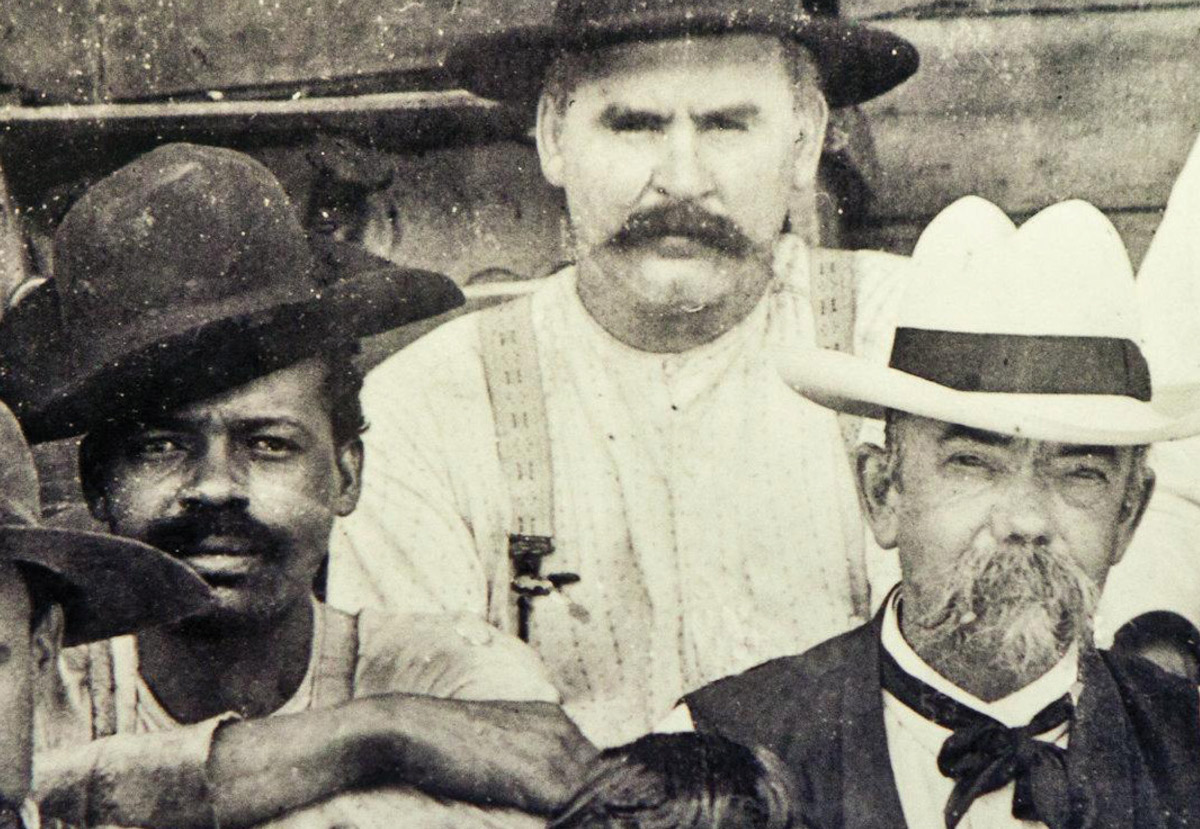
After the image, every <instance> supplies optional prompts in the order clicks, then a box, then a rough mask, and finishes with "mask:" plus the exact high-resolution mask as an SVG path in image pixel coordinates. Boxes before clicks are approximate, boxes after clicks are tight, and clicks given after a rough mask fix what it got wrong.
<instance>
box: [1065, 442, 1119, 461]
mask: <svg viewBox="0 0 1200 829" xmlns="http://www.w3.org/2000/svg"><path fill="white" fill-rule="evenodd" d="M1058 456H1059V457H1060V458H1103V459H1104V460H1107V461H1111V462H1113V463H1116V462H1117V447H1115V446H1087V445H1084V444H1079V443H1064V444H1063V445H1062V448H1061V449H1059V450H1058Z"/></svg>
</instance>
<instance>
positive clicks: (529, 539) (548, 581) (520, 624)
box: [508, 533, 579, 642]
mask: <svg viewBox="0 0 1200 829" xmlns="http://www.w3.org/2000/svg"><path fill="white" fill-rule="evenodd" d="M553 552H554V539H553V538H551V537H549V536H545V535H518V534H516V533H513V534H511V535H509V537H508V555H509V558H510V559H512V573H513V578H512V581H511V582H510V584H509V586H510V587H511V588H512V591H513V593H515V594H516V597H517V636H519V637H520V638H521V639H522V640H524V641H526V642H528V641H529V620H530V617H531V616H532V615H533V600H534V599H535V598H537V597H538V596H549V595H550V594H551V593H552V592H553V591H555V590H558V589H560V588H562V587H565V586H566V585H568V584H574V583H576V582H577V581H579V576H578V575H576V574H575V573H547V574H546V575H545V576H543V575H542V559H543V558H545V557H546V556H548V555H550V554H551V553H553Z"/></svg>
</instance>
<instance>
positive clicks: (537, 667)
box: [338, 608, 558, 702]
mask: <svg viewBox="0 0 1200 829" xmlns="http://www.w3.org/2000/svg"><path fill="white" fill-rule="evenodd" d="M338 612H339V613H340V611H338ZM357 625H358V639H359V654H358V667H357V671H356V679H355V695H356V696H365V695H369V694H378V693H387V692H402V693H412V694H427V695H429V696H437V697H445V698H457V699H514V700H548V701H555V702H556V701H557V700H558V694H557V692H556V691H555V690H554V688H553V686H552V685H551V683H550V680H549V678H548V675H547V673H546V670H545V668H544V667H543V665H542V663H541V660H540V659H538V657H537V656H536V655H535V654H534V652H533V651H532V649H530V648H529V646H528V645H526V644H525V643H524V642H521V641H520V640H519V639H517V638H516V637H514V636H511V635H510V634H507V633H505V632H503V631H501V630H499V629H497V628H495V627H493V626H492V625H489V624H488V623H487V622H485V621H483V620H482V619H480V618H478V617H476V616H472V615H470V614H466V613H460V614H450V613H408V614H394V613H387V612H384V611H381V610H377V609H374V608H365V609H363V610H362V611H360V612H359V613H358V616H357Z"/></svg>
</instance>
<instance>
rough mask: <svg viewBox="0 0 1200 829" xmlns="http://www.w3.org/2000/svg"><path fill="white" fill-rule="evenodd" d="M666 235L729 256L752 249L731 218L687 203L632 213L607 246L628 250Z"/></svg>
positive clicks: (751, 243) (745, 252) (748, 240)
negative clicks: (692, 242)
mask: <svg viewBox="0 0 1200 829" xmlns="http://www.w3.org/2000/svg"><path fill="white" fill-rule="evenodd" d="M664 236H682V237H685V238H688V239H693V240H695V241H697V242H700V243H701V244H704V245H707V246H708V247H711V248H714V249H716V250H719V251H721V252H722V253H726V254H729V255H730V256H745V255H746V254H747V253H749V251H750V249H751V247H752V246H753V242H751V241H750V238H749V237H748V236H746V234H745V233H743V232H742V229H741V228H739V227H738V226H737V224H736V223H735V222H734V221H733V220H732V219H727V218H726V217H724V216H717V215H714V214H712V213H709V212H708V211H707V210H704V209H703V208H701V207H697V206H696V205H694V204H691V203H688V202H682V203H677V204H664V205H660V206H658V207H651V208H648V209H646V210H639V211H638V212H636V213H633V214H632V215H630V216H629V218H628V219H626V220H625V224H623V225H621V227H620V229H619V230H617V232H616V233H614V234H613V235H612V236H611V237H609V240H608V242H607V243H606V244H607V245H608V246H609V247H615V248H619V249H622V250H628V249H629V248H633V247H637V246H639V245H642V244H645V243H647V242H653V241H656V240H658V239H661V238H663V237H664Z"/></svg>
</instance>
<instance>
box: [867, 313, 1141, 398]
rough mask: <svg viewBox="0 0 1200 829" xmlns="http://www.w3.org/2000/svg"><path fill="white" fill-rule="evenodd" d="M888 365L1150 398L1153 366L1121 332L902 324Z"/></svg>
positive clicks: (956, 384) (991, 384) (961, 386)
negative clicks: (971, 330) (986, 330)
mask: <svg viewBox="0 0 1200 829" xmlns="http://www.w3.org/2000/svg"><path fill="white" fill-rule="evenodd" d="M889 365H890V366H891V367H892V368H894V369H898V370H899V371H903V372H906V373H908V374H913V375H916V376H917V377H921V378H924V379H926V380H930V381H932V382H934V383H938V384H939V385H943V386H947V387H949V388H952V389H958V390H959V391H982V392H998V393H1003V394H1109V395H1120V396H1123V397H1132V398H1134V399H1135V400H1142V401H1146V402H1149V400H1150V368H1149V367H1148V366H1147V365H1146V359H1145V358H1144V357H1143V356H1142V352H1141V350H1140V349H1139V348H1138V347H1137V344H1136V343H1134V342H1133V341H1131V340H1125V339H1119V338H1116V337H1055V336H1027V335H1022V334H968V333H963V332H959V331H931V330H927V329H923V328H898V329H896V339H895V342H894V344H893V345H892V358H891V361H890V362H889Z"/></svg>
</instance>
